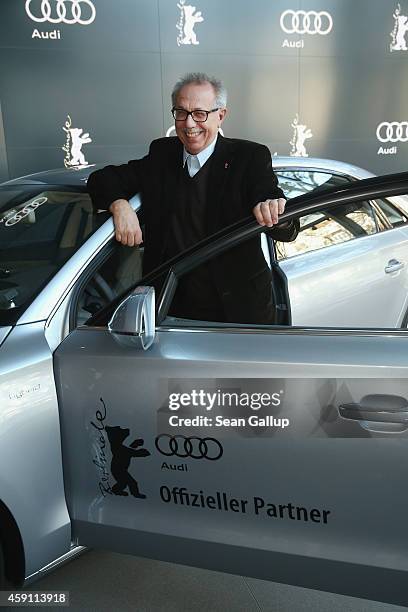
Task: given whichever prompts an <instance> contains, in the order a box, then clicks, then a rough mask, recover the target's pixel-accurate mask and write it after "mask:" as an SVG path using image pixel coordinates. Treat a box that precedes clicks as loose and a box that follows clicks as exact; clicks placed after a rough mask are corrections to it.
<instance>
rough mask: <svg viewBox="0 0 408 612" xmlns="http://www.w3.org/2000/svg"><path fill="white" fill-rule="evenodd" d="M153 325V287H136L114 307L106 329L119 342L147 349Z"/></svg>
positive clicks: (153, 334)
mask: <svg viewBox="0 0 408 612" xmlns="http://www.w3.org/2000/svg"><path fill="white" fill-rule="evenodd" d="M155 325H156V321H155V298H154V288H153V287H136V289H135V290H134V291H133V292H132V293H131V294H130V295H129V296H128V297H127V298H126V299H125V300H124V301H123V302H122V303H121V304H119V306H118V307H117V308H116V310H115V312H114V313H113V315H112V317H111V319H110V321H109V323H108V329H109V331H110V332H111V333H112V334H113V335H114V337H115V339H116V340H117V341H118V342H119V343H120V344H123V345H125V346H132V347H133V348H139V349H143V350H147V349H148V348H149V347H150V346H151V345H152V344H153V341H154V336H155Z"/></svg>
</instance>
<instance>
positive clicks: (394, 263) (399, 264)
mask: <svg viewBox="0 0 408 612" xmlns="http://www.w3.org/2000/svg"><path fill="white" fill-rule="evenodd" d="M404 265H405V264H404V262H403V261H398V259H390V261H389V262H388V263H387V265H386V266H385V268H384V272H385V273H386V274H391V272H398V270H401V268H403V267H404Z"/></svg>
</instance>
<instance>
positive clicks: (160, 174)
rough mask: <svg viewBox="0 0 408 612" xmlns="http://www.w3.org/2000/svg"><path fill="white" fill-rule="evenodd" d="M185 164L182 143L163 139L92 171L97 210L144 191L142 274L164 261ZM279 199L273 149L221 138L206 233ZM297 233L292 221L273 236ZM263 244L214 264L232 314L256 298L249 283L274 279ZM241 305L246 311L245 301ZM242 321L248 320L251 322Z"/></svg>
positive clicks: (253, 242)
mask: <svg viewBox="0 0 408 612" xmlns="http://www.w3.org/2000/svg"><path fill="white" fill-rule="evenodd" d="M182 160H183V145H182V143H181V141H180V140H179V139H178V138H160V139H158V140H154V141H153V142H152V143H151V145H150V149H149V153H148V154H147V155H146V156H145V157H143V158H142V159H139V160H131V161H129V162H128V163H127V164H123V165H121V166H107V167H106V168H103V169H102V170H97V171H96V172H94V173H92V174H91V175H90V177H89V179H88V191H89V193H90V195H91V198H92V201H93V203H94V206H95V207H96V208H102V209H108V208H109V206H110V204H111V203H112V202H113V201H114V200H116V199H119V198H124V199H129V198H130V197H131V196H133V195H134V194H135V193H137V192H140V193H141V198H142V206H143V214H144V222H145V229H144V247H145V252H144V263H143V270H144V273H147V272H150V271H151V270H152V269H154V268H155V267H157V266H158V265H160V264H161V263H163V256H164V248H165V245H166V238H167V235H168V231H169V227H170V218H171V214H172V211H173V210H174V207H175V206H177V186H178V177H179V172H180V171H181V169H182ZM279 197H284V194H283V192H282V190H281V189H280V188H279V187H278V184H277V179H276V176H275V174H274V172H273V170H272V163H271V154H270V152H269V149H268V148H267V147H266V146H264V145H260V144H258V143H255V142H250V141H246V140H236V139H231V138H224V137H222V136H221V135H220V134H219V135H218V139H217V144H216V147H215V150H214V153H213V155H212V157H211V170H210V175H209V178H208V185H207V202H208V206H207V210H206V219H205V224H206V231H207V234H208V235H210V234H212V233H214V232H216V231H217V230H220V229H222V228H224V227H226V226H228V225H230V224H232V223H235V222H236V221H239V220H240V219H243V218H245V217H248V216H249V215H250V214H251V212H252V209H253V207H254V206H255V205H256V204H257V203H258V202H261V201H263V200H266V199H268V198H279ZM297 231H298V229H297V225H296V224H294V223H291V224H289V225H288V226H287V227H285V228H282V229H281V228H276V229H274V230H273V231H272V232H271V235H272V236H273V238H275V239H277V240H282V241H290V240H293V239H294V238H295V237H296V235H297ZM259 245H260V242H259V238H256V239H251V240H250V241H247V242H246V243H244V244H242V245H240V246H239V247H236V248H234V249H232V250H230V251H228V252H227V253H225V254H224V255H221V256H219V257H218V258H217V262H216V265H214V266H213V273H214V281H215V285H216V287H217V290H218V294H219V297H220V298H221V300H222V301H223V303H224V304H225V307H226V310H227V311H228V312H230V311H236V312H237V309H238V306H236V305H234V302H235V299H237V296H239V298H238V299H239V300H240V301H242V299H244V302H247V300H251V299H252V298H251V297H249V296H248V293H251V292H250V291H249V290H248V289H247V288H246V287H247V286H248V283H249V286H250V287H253V288H254V289H255V290H257V289H258V291H259V289H260V285H262V284H263V285H264V286H265V280H266V278H269V279H270V276H269V269H268V266H267V265H266V262H265V259H264V257H263V254H262V251H261V249H260V246H259ZM257 281H258V282H257ZM256 285H257V286H256ZM242 306H243V308H244V310H245V303H244V304H243V305H242ZM231 317H233V314H231ZM231 317H230V318H229V320H232V319H231ZM233 318H235V317H233ZM252 318H253V317H252ZM242 322H249V319H247V320H242Z"/></svg>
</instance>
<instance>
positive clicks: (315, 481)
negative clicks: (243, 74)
mask: <svg viewBox="0 0 408 612" xmlns="http://www.w3.org/2000/svg"><path fill="white" fill-rule="evenodd" d="M274 166H275V169H276V171H277V173H278V175H279V178H280V183H281V185H282V186H283V188H284V190H285V191H286V193H287V194H288V195H293V199H292V201H291V202H290V203H289V204H288V206H287V211H286V213H285V215H284V216H283V217H282V220H285V219H290V218H293V217H297V218H300V223H301V231H300V232H299V236H298V238H297V239H296V240H295V241H294V243H285V244H279V243H277V244H274V243H273V241H272V240H271V238H270V237H269V236H268V235H266V234H264V232H262V228H261V227H259V226H257V225H256V223H255V222H254V221H253V220H248V222H247V223H241V224H238V225H237V226H234V227H233V228H227V229H226V230H225V231H224V232H221V233H219V234H217V235H216V236H215V237H214V238H213V239H208V240H206V241H204V242H203V243H202V244H200V245H198V246H196V247H194V248H193V249H191V250H189V251H187V252H185V253H183V254H181V255H180V256H178V257H177V258H175V259H174V260H172V261H171V262H170V263H169V264H165V265H163V266H162V267H161V268H160V269H158V270H157V271H155V272H153V273H151V274H150V275H149V276H148V277H146V278H144V279H142V278H141V261H142V257H143V251H142V249H129V248H128V247H122V246H120V245H118V244H116V243H115V241H114V238H113V225H112V221H111V219H107V220H106V221H105V217H104V216H103V215H97V216H96V217H94V216H93V215H92V208H91V204H90V201H89V198H88V196H87V194H86V188H85V180H86V176H87V172H88V171H86V170H85V171H80V172H54V173H53V172H50V173H44V174H41V175H33V176H31V177H25V178H22V179H18V180H14V181H10V182H9V183H7V184H5V185H3V186H2V188H1V190H0V194H1V208H0V215H1V216H0V233H1V245H2V246H1V269H0V317H1V318H0V324H1V326H2V327H1V328H0V329H1V331H0V341H1V348H0V351H1V352H0V394H1V404H0V410H1V412H0V421H1V424H2V426H1V429H0V435H1V444H0V459H1V461H2V465H3V466H5V467H6V469H3V470H2V471H1V476H0V491H1V493H0V502H1V503H0V542H1V548H0V584H2V586H3V587H4V585H5V584H12V585H21V584H23V583H25V584H28V583H29V582H30V581H31V580H33V579H35V578H38V577H39V576H41V575H42V574H43V572H44V571H48V570H49V569H51V568H52V567H53V566H55V564H56V563H59V562H61V561H63V560H65V559H66V558H67V557H69V556H70V555H72V554H76V553H77V552H79V551H80V550H82V549H81V547H82V546H86V547H94V548H104V549H110V550H115V551H121V552H128V553H134V554H137V555H145V556H148V557H152V558H159V559H165V560H168V561H174V562H178V563H185V564H187V565H189V564H190V565H197V566H200V567H207V568H212V569H218V570H222V571H228V572H233V573H239V574H246V575H252V576H258V577H260V578H268V579H272V580H275V581H281V582H287V583H291V584H297V585H301V586H309V587H312V588H319V589H323V590H329V591H335V592H339V593H346V594H350V595H354V596H359V597H368V598H371V599H379V600H383V601H388V602H393V603H403V604H406V603H407V597H406V595H405V591H406V589H405V582H406V571H407V569H408V567H407V566H408V560H407V555H406V549H405V542H404V540H403V538H401V532H403V529H404V527H405V515H406V507H407V504H408V494H406V493H405V487H403V486H401V483H403V482H404V477H405V464H406V456H405V455H406V453H405V443H404V442H405V438H406V431H407V429H408V402H407V400H406V398H407V397H408V388H407V382H406V376H407V371H408V359H407V356H406V355H407V351H406V347H407V342H408V338H407V332H406V331H405V330H404V329H401V328H404V327H406V320H407V315H406V312H407V256H408V250H407V240H408V233H407V232H408V230H407V223H408V207H407V199H406V194H407V193H408V177H407V175H406V174H402V175H394V176H391V177H373V178H368V177H369V176H371V175H369V173H366V172H365V171H363V170H360V169H357V168H354V167H352V166H348V165H345V164H339V163H337V162H329V161H325V160H316V159H302V160H296V159H294V158H288V159H285V158H275V160H274ZM365 177H367V180H363V181H356V180H355V179H357V178H365ZM302 194H303V195H302ZM132 205H133V206H134V208H135V209H138V208H139V206H140V201H139V199H138V197H137V196H135V198H134V199H133V200H132ZM262 234H264V235H263V236H262ZM253 239H259V240H260V241H261V242H262V245H263V248H264V253H265V257H266V259H267V261H268V263H269V265H270V267H271V270H272V273H273V278H274V287H273V292H274V298H275V309H276V325H273V326H262V325H251V324H248V323H246V322H245V321H242V322H241V323H234V324H231V323H214V322H208V321H196V320H186V319H179V318H177V317H176V316H171V315H170V314H169V312H171V304H172V300H173V297H174V294H175V292H177V282H178V281H179V280H180V279H181V278H182V277H183V276H184V275H185V274H187V273H188V274H191V273H194V270H195V269H196V268H197V266H199V265H201V264H202V263H203V262H205V261H208V260H210V259H212V258H216V257H218V256H220V255H221V254H226V253H228V252H229V250H230V249H234V248H236V247H237V246H238V245H240V244H243V243H245V241H246V240H253ZM153 288H155V289H156V296H155V292H154V289H153ZM155 297H156V304H155ZM70 332H71V333H70ZM330 438H332V439H331V442H329V439H330ZM384 576H386V579H385V578H384Z"/></svg>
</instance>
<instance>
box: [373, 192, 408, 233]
mask: <svg viewBox="0 0 408 612" xmlns="http://www.w3.org/2000/svg"><path fill="white" fill-rule="evenodd" d="M375 203H376V204H377V206H378V207H379V208H380V209H381V212H382V213H383V214H384V215H385V217H386V218H387V220H388V222H389V224H390V225H392V227H398V226H400V225H405V223H407V221H408V215H407V214H404V213H403V212H402V211H400V210H398V208H396V207H395V206H393V205H392V204H391V202H390V201H389V200H385V199H378V200H375Z"/></svg>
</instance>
